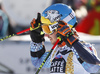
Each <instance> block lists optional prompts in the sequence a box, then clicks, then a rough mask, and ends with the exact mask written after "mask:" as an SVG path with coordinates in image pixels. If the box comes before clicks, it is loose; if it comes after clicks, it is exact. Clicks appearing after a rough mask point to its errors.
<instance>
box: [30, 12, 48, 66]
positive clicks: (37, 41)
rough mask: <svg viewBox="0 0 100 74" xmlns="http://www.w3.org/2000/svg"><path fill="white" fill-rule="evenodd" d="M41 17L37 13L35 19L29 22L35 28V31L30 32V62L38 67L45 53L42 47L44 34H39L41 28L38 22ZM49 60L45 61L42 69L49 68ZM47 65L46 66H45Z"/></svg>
mask: <svg viewBox="0 0 100 74" xmlns="http://www.w3.org/2000/svg"><path fill="white" fill-rule="evenodd" d="M40 18H41V15H40V13H38V16H37V19H33V20H32V22H31V26H32V28H36V29H35V30H32V31H31V32H30V37H31V40H32V42H31V44H30V45H31V47H30V49H31V51H30V52H31V60H32V63H33V65H34V66H36V67H39V66H40V65H41V63H42V62H43V60H44V59H45V57H46V55H47V54H48V53H47V52H46V53H45V47H44V45H42V42H43V41H45V40H44V34H41V32H42V28H41V26H40V25H41V21H40ZM49 64H50V59H48V61H46V63H45V65H44V66H43V67H49V66H50V65H49ZM47 65H48V66H47Z"/></svg>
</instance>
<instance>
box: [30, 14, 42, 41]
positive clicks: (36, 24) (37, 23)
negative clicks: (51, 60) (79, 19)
mask: <svg viewBox="0 0 100 74" xmlns="http://www.w3.org/2000/svg"><path fill="white" fill-rule="evenodd" d="M40 19H41V14H40V13H38V14H37V19H35V18H34V19H33V20H32V21H31V26H32V28H33V29H34V28H36V29H35V30H32V31H31V32H30V37H31V39H32V41H33V42H36V43H40V42H42V41H44V34H42V35H41V32H43V31H42V28H41V20H40Z"/></svg>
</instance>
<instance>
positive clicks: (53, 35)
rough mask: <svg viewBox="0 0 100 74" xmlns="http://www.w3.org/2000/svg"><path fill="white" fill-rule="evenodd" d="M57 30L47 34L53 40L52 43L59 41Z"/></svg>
mask: <svg viewBox="0 0 100 74" xmlns="http://www.w3.org/2000/svg"><path fill="white" fill-rule="evenodd" d="M56 34H57V32H56V31H55V32H54V33H53V34H45V35H46V36H47V37H48V38H49V39H50V41H51V43H52V44H55V42H56V41H57V37H56Z"/></svg>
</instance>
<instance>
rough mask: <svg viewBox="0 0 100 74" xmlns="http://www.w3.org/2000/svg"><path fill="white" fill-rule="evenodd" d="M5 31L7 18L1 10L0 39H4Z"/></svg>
mask: <svg viewBox="0 0 100 74" xmlns="http://www.w3.org/2000/svg"><path fill="white" fill-rule="evenodd" d="M7 29H8V17H7V15H6V14H5V13H4V12H3V11H2V10H0V38H2V37H5V36H6V35H7Z"/></svg>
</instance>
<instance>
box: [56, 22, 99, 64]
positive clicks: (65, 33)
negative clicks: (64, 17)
mask: <svg viewBox="0 0 100 74" xmlns="http://www.w3.org/2000/svg"><path fill="white" fill-rule="evenodd" d="M57 36H60V37H61V39H62V40H63V41H64V42H65V43H66V45H67V46H69V47H72V46H73V47H74V48H75V50H76V51H77V53H78V55H79V56H80V58H81V59H82V60H83V61H85V62H87V63H90V64H95V65H96V64H100V60H99V59H98V57H96V56H95V55H94V54H93V53H91V52H90V51H89V50H88V48H87V47H86V46H84V45H82V43H80V41H79V39H78V38H77V37H76V36H75V35H74V33H72V31H71V29H70V27H69V26H68V25H67V24H66V23H65V22H63V21H59V25H58V29H57Z"/></svg>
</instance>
